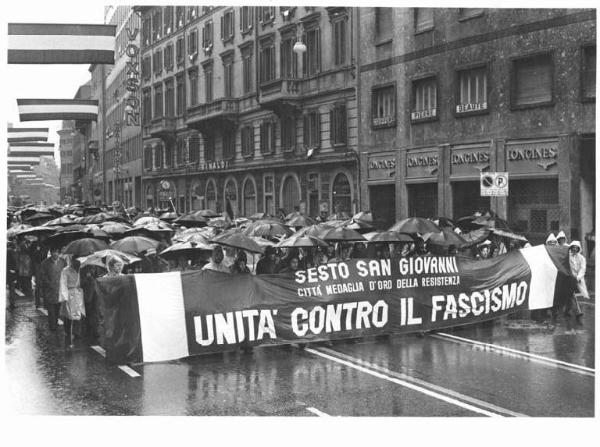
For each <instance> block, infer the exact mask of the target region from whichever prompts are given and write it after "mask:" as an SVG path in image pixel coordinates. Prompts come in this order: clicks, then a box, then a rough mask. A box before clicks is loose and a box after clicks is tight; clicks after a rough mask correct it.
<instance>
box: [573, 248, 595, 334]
mask: <svg viewBox="0 0 600 447" xmlns="http://www.w3.org/2000/svg"><path fill="white" fill-rule="evenodd" d="M569 264H570V265H571V272H572V273H573V276H575V278H576V279H577V290H578V291H579V293H580V294H581V296H583V297H584V298H586V299H589V298H590V296H589V293H588V290H587V286H586V285H585V270H586V261H585V256H583V255H582V254H581V244H580V243H579V241H573V242H571V243H570V244H569ZM571 306H572V307H573V308H574V309H575V312H576V313H575V317H576V319H577V322H578V323H581V317H582V315H583V312H582V311H581V307H580V306H579V302H578V301H577V297H576V296H575V294H573V296H572V298H571V302H570V303H569V304H567V312H568V311H569V307H571Z"/></svg>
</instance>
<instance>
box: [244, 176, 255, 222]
mask: <svg viewBox="0 0 600 447" xmlns="http://www.w3.org/2000/svg"><path fill="white" fill-rule="evenodd" d="M243 196H244V215H246V216H252V215H253V214H254V213H256V188H255V187H254V181H253V180H252V178H248V179H246V181H245V182H244V191H243Z"/></svg>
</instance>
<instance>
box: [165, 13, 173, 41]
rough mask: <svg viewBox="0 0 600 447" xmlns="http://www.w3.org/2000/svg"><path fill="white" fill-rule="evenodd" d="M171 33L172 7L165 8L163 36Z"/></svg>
mask: <svg viewBox="0 0 600 447" xmlns="http://www.w3.org/2000/svg"><path fill="white" fill-rule="evenodd" d="M172 31H173V7H172V6H165V14H164V30H163V34H164V35H165V36H166V35H168V34H171V32H172Z"/></svg>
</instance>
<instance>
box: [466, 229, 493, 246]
mask: <svg viewBox="0 0 600 447" xmlns="http://www.w3.org/2000/svg"><path fill="white" fill-rule="evenodd" d="M489 235H490V230H489V229H488V228H479V229H477V230H472V231H469V232H468V233H462V234H461V237H462V238H463V239H464V240H465V246H467V247H469V246H472V245H475V244H479V243H480V242H483V241H484V240H486V239H487V237H488V236H489Z"/></svg>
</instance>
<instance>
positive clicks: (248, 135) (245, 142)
mask: <svg viewBox="0 0 600 447" xmlns="http://www.w3.org/2000/svg"><path fill="white" fill-rule="evenodd" d="M241 134H242V135H241V138H242V156H243V157H253V156H254V127H253V126H252V125H249V126H244V127H242V131H241Z"/></svg>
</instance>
